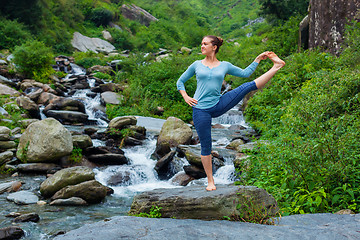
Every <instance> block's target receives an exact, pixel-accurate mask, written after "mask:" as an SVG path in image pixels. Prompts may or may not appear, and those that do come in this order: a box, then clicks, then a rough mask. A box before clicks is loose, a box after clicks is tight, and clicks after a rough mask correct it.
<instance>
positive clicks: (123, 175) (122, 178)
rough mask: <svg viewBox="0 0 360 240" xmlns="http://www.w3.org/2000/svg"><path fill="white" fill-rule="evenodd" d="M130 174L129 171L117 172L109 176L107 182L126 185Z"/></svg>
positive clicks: (112, 184) (129, 180) (111, 184)
mask: <svg viewBox="0 0 360 240" xmlns="http://www.w3.org/2000/svg"><path fill="white" fill-rule="evenodd" d="M130 176H131V173H130V172H129V171H125V172H117V173H115V174H114V175H112V176H111V177H110V178H109V180H108V182H107V184H109V185H110V186H118V185H121V186H127V185H129V184H130V182H131V178H130Z"/></svg>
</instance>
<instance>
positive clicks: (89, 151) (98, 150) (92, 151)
mask: <svg viewBox="0 0 360 240" xmlns="http://www.w3.org/2000/svg"><path fill="white" fill-rule="evenodd" d="M83 153H84V155H85V156H90V155H96V154H106V153H116V154H123V155H124V154H125V153H124V151H123V150H121V149H120V148H118V147H116V148H111V147H107V146H98V147H88V148H86V149H85V151H84V152H83Z"/></svg>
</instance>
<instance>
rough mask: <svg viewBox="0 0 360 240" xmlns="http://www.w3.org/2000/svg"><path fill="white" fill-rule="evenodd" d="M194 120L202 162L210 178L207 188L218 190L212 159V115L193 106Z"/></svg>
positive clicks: (208, 178)
mask: <svg viewBox="0 0 360 240" xmlns="http://www.w3.org/2000/svg"><path fill="white" fill-rule="evenodd" d="M193 121H194V125H195V129H196V132H197V133H198V136H199V139H200V144H201V162H202V164H203V167H204V170H205V173H206V176H207V180H208V186H207V187H206V190H208V191H212V190H216V187H215V183H214V178H213V172H212V159H211V144H212V143H211V115H210V114H209V113H208V112H207V111H206V110H202V109H197V108H193Z"/></svg>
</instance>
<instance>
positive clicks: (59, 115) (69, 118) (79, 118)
mask: <svg viewBox="0 0 360 240" xmlns="http://www.w3.org/2000/svg"><path fill="white" fill-rule="evenodd" d="M45 115H46V116H47V117H53V118H55V119H57V120H59V121H62V122H70V123H83V122H86V121H87V120H88V118H89V116H88V115H87V114H85V113H82V112H75V111H62V110H49V111H47V112H46V114H45Z"/></svg>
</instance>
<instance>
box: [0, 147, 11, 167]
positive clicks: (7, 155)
mask: <svg viewBox="0 0 360 240" xmlns="http://www.w3.org/2000/svg"><path fill="white" fill-rule="evenodd" d="M13 157H14V153H13V152H11V151H6V152H2V153H0V166H1V165H3V164H4V163H6V162H8V161H10V160H11V159H12V158H13Z"/></svg>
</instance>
